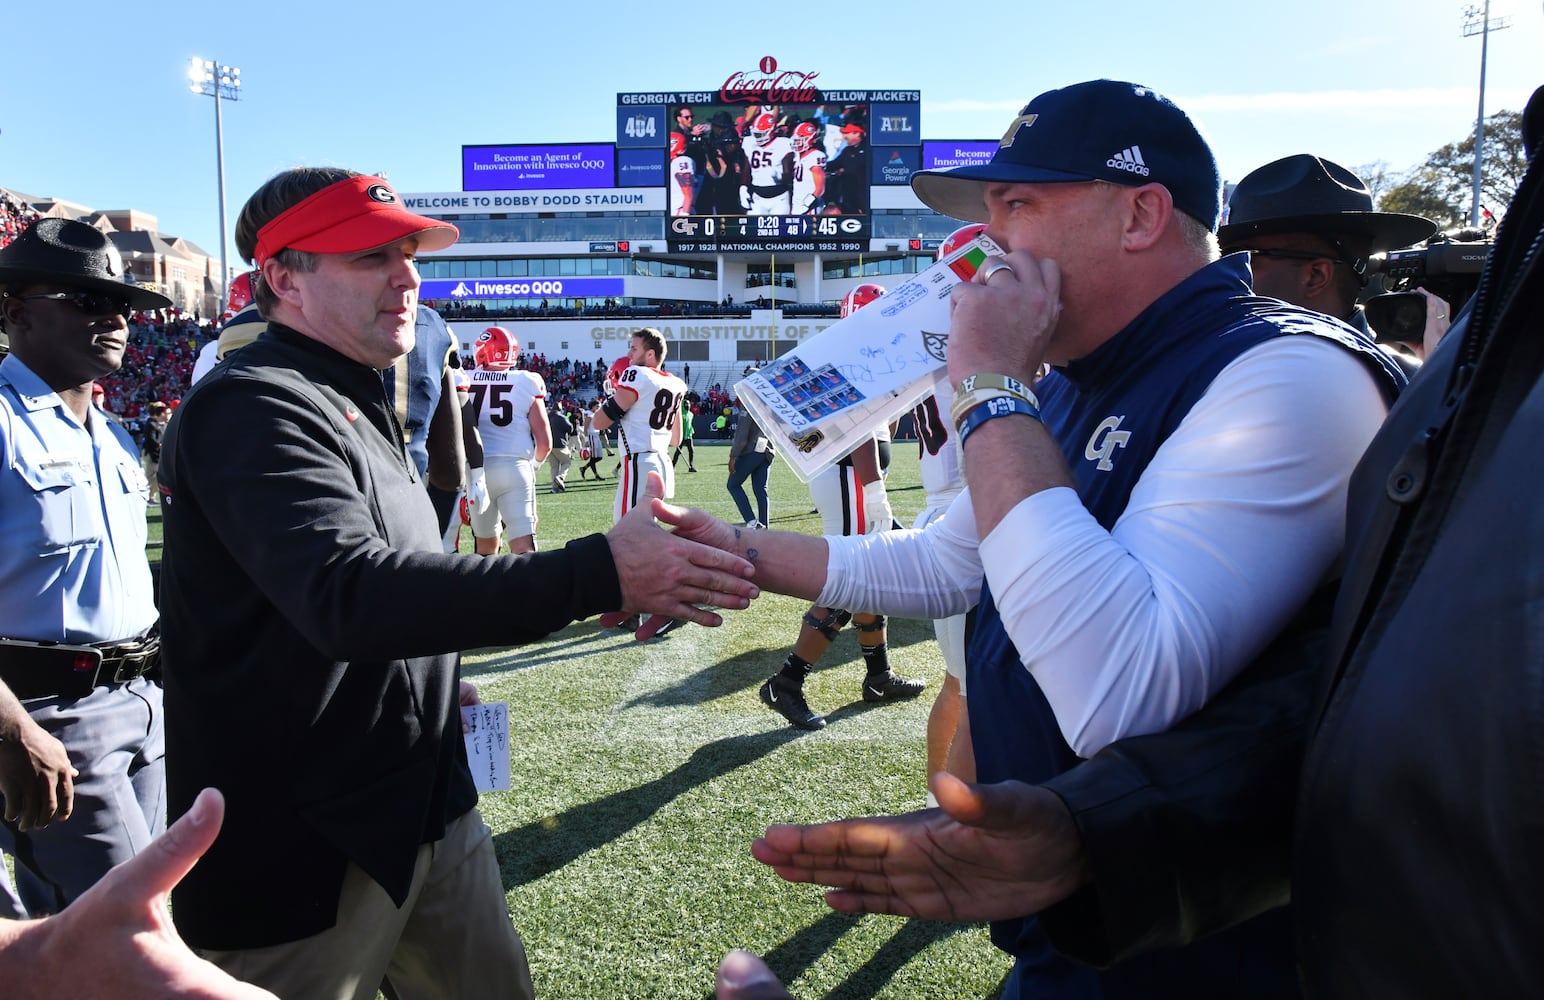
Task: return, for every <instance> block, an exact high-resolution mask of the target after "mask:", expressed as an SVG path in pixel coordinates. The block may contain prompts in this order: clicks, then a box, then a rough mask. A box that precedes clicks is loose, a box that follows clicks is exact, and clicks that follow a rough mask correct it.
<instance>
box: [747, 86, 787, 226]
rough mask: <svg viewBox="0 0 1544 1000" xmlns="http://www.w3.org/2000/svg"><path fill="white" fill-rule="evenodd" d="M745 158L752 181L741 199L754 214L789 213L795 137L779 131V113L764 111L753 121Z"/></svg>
mask: <svg viewBox="0 0 1544 1000" xmlns="http://www.w3.org/2000/svg"><path fill="white" fill-rule="evenodd" d="M750 140H751V141H750V142H748V143H747V144H746V146H745V158H746V161H747V162H748V163H749V164H750V170H751V182H750V185H749V187H748V188H747V189H746V194H744V195H742V197H741V201H742V202H743V203H744V204H745V206H746V210H747V211H748V212H749V213H750V214H751V215H788V214H789V204H790V202H789V191H790V189H791V188H792V186H793V161H794V152H793V140H791V139H789V138H788V137H787V136H786V135H778V134H777V117H776V116H775V115H773V114H772V112H770V111H763V112H762V113H761V114H759V115H757V116H756V118H755V120H754V121H752V122H751V127H750Z"/></svg>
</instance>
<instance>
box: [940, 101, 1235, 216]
mask: <svg viewBox="0 0 1544 1000" xmlns="http://www.w3.org/2000/svg"><path fill="white" fill-rule="evenodd" d="M1092 180H1101V181H1109V182H1110V183H1112V184H1122V185H1126V186H1132V187H1139V186H1141V185H1143V184H1150V183H1157V184H1162V185H1163V186H1164V187H1166V188H1168V190H1169V194H1170V195H1171V196H1172V197H1173V199H1174V206H1175V207H1176V208H1178V209H1179V210H1180V211H1182V212H1184V213H1185V214H1186V215H1189V216H1191V217H1192V218H1195V219H1196V220H1198V221H1199V222H1201V223H1202V224H1203V225H1205V226H1206V227H1207V228H1208V229H1216V228H1217V217H1218V215H1219V214H1220V213H1221V210H1222V176H1221V174H1220V173H1219V172H1218V169H1217V159H1216V157H1215V156H1214V155H1213V154H1212V148H1211V146H1210V145H1209V144H1208V143H1207V141H1206V138H1205V136H1203V135H1202V133H1201V129H1200V126H1198V125H1197V124H1196V123H1195V121H1194V120H1193V119H1192V118H1191V117H1190V116H1189V115H1188V114H1186V113H1185V112H1184V111H1183V110H1181V109H1180V107H1179V106H1178V105H1176V104H1175V103H1174V102H1173V101H1171V100H1169V99H1168V98H1167V97H1165V96H1163V95H1162V94H1160V93H1159V92H1158V91H1156V90H1154V89H1152V88H1151V87H1144V86H1142V85H1141V84H1136V83H1127V82H1124V81H1120V80H1090V81H1087V82H1085V83H1076V84H1073V85H1071V86H1068V87H1062V88H1060V89H1058V90H1048V91H1046V92H1045V93H1043V94H1041V95H1040V96H1038V97H1036V98H1035V99H1034V100H1032V101H1030V102H1029V103H1028V104H1026V105H1024V108H1023V110H1021V111H1020V112H1019V114H1018V117H1016V118H1014V119H1013V121H1012V123H1011V124H1009V126H1008V130H1007V132H1006V133H1004V135H1003V137H1002V141H1001V143H999V144H998V147H997V151H996V152H995V153H994V154H993V155H992V159H991V160H990V161H989V162H987V163H981V164H972V165H970V166H964V167H955V168H952V169H948V170H922V171H919V172H917V173H915V174H912V177H911V188H912V190H913V191H914V192H916V195H917V197H918V198H919V199H921V201H922V203H923V204H924V205H926V206H927V207H928V208H931V209H932V210H933V211H935V212H938V213H940V214H941V215H947V216H949V217H950V218H953V219H962V220H964V221H966V222H986V221H988V212H987V208H986V201H985V198H984V197H983V195H984V194H985V191H986V187H987V185H988V184H1004V183H1006V184H1056V183H1071V182H1077V181H1092Z"/></svg>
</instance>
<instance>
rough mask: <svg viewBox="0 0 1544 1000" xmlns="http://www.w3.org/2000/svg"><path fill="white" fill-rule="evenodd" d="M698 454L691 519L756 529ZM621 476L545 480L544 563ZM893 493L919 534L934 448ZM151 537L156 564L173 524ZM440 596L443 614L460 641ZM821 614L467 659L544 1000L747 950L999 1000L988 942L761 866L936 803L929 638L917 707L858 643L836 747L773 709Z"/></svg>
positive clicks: (781, 500) (819, 680)
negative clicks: (775, 685) (502, 711)
mask: <svg viewBox="0 0 1544 1000" xmlns="http://www.w3.org/2000/svg"><path fill="white" fill-rule="evenodd" d="M697 455H698V458H697V469H698V471H697V472H696V473H695V474H690V473H687V471H686V459H685V456H683V457H682V459H681V464H680V466H679V468H678V476H677V480H676V499H677V501H678V502H681V503H684V504H689V505H692V506H699V507H703V508H706V509H707V510H709V511H711V512H713V513H715V514H718V515H720V516H723V517H726V518H730V519H732V520H737V518H736V517H735V512H734V504H733V503H732V502H731V501H730V499H729V495H728V493H727V492H726V491H725V489H724V480H725V477H726V475H727V469H726V460H727V456H728V449H727V447H724V446H723V445H712V444H703V445H700V446H699V447H698V449H697ZM614 461H615V460H614V459H607V460H604V461H603V462H602V466H601V468H602V470H603V471H604V472H605V474H606V476H607V479H606V481H605V482H604V483H595V482H594V481H593V480H590V481H588V482H581V481H580V480H579V479H578V474H577V471H576V472H574V473H572V474H571V475H570V476H569V489H568V492H566V493H564V494H559V495H554V494H551V493H550V492H549V487H548V485H547V477H546V475H545V473H544V474H543V475H542V477H541V485H540V487H539V490H540V497H539V507H540V524H539V526H538V529H537V530H538V544H539V545H540V546H541V547H542V548H555V547H558V546H560V545H562V544H563V542H564V541H566V540H567V539H570V538H573V537H576V536H579V535H583V534H588V533H590V532H595V531H604V530H605V529H606V528H607V527H609V525H610V522H611V504H612V497H613V495H614V491H615V481H614V479H612V478H611V477H612V465H613V464H614ZM890 491H891V503H892V504H893V506H894V508H895V511H896V515H897V517H898V518H899V519H900V520H901V522H902V523H903V524H910V523H911V521H912V519H913V518H914V517H915V516H916V514H917V513H918V512H919V511H920V510H921V509H922V505H923V493H922V489H921V485H920V482H919V479H918V473H917V457H916V447H915V445H914V444H910V443H902V444H897V445H896V447H895V460H894V464H893V466H892V468H891V472H890ZM771 495H772V526H773V527H774V528H780V529H787V530H794V531H803V532H808V533H811V534H816V533H818V532H819V527H820V519H819V518H818V517H817V516H815V515H814V514H813V513H811V510H812V505H811V504H810V501H809V493H808V491H807V490H806V488H805V487H804V486H803V485H802V484H801V483H800V482H799V481H798V479H797V478H795V477H794V475H793V473H792V472H791V471H789V469H788V467H787V465H786V464H784V463H783V462H782V461H781V460H779V461H778V462H777V463H776V464H775V465H774V467H773V474H772V485H771ZM151 518H152V524H151V537H152V546H151V558H152V559H158V558H159V555H160V552H159V544H158V539H159V537H160V524H159V515H158V512H157V511H156V510H155V509H154V508H152V510H151ZM469 540H470V536H469V535H465V534H464V535H463V549H466V548H468V547H469V545H468V544H467V543H468V542H469ZM425 596H426V601H425V605H424V606H425V609H426V610H427V611H428V613H434V614H439V615H443V616H444V617H445V618H446V620H447V621H453V620H454V618H455V615H456V609H454V608H438V607H434V605H433V595H425ZM805 607H806V605H805V604H804V603H803V602H800V601H796V600H793V599H790V598H783V597H777V596H770V595H769V596H764V597H762V598H761V599H760V600H759V601H757V602H756V603H755V605H754V606H753V607H751V608H750V609H748V610H746V611H738V612H729V613H727V614H726V615H725V619H726V620H725V624H724V625H723V627H721V628H718V629H706V628H701V627H698V626H695V625H688V626H685V627H683V628H681V629H679V630H677V631H675V632H673V633H671V634H670V635H668V636H666V637H664V638H662V639H657V640H653V641H651V642H647V643H639V642H635V641H634V640H633V638H632V636H631V635H630V634H622V633H617V632H615V631H603V630H601V629H600V627H599V626H598V625H597V623H596V621H595V619H590V620H589V621H585V622H578V623H576V624H573V625H570V626H569V627H568V628H566V629H563V630H562V631H560V632H557V633H555V634H554V635H552V636H550V637H548V638H547V639H546V640H545V641H543V642H540V643H536V644H533V645H529V646H519V647H507V648H499V649H481V650H468V651H467V653H466V655H465V657H464V659H463V661H462V673H463V675H464V676H465V677H467V678H468V679H470V680H472V681H473V682H474V683H476V684H477V685H478V687H479V688H480V690H481V693H482V698H483V700H484V701H489V702H494V701H502V702H508V703H509V706H510V744H511V761H510V767H511V772H512V778H513V780H512V784H513V785H514V788H513V789H512V790H511V791H508V792H491V793H485V794H484V795H483V796H482V801H481V804H480V808H481V811H482V815H483V817H484V819H486V820H487V822H488V824H489V825H490V826H491V827H492V828H493V831H494V839H495V843H496V844H497V847H498V854H499V864H500V868H501V869H502V872H503V876H504V888H505V890H506V892H507V894H508V899H509V910H510V914H511V916H512V917H513V919H514V922H515V925H516V926H517V927H518V928H519V930H520V933H521V934H522V936H523V937H524V939H525V944H526V948H527V950H528V952H529V955H530V959H531V966H532V970H533V973H534V976H535V979H536V989H537V994H538V996H543V997H549V998H608V1000H611V998H618V1000H619V998H656V997H657V998H665V997H672V998H675V997H679V998H693V1000H701V998H703V997H706V996H709V995H710V994H711V992H712V984H713V971H714V969H715V967H716V966H717V964H718V960H719V958H720V957H721V956H722V955H723V954H724V952H726V951H728V950H729V949H731V948H746V949H749V950H751V951H754V952H757V953H758V954H761V955H763V956H764V957H766V959H767V960H768V962H769V963H770V964H771V966H772V968H773V969H774V970H775V971H776V972H777V973H778V974H779V975H781V976H782V977H783V980H784V982H786V983H787V984H788V985H789V987H790V989H791V991H792V992H793V993H794V995H795V996H798V997H833V998H859V997H894V998H933V997H940V998H942V997H951V998H952V997H985V996H991V995H993V994H994V993H995V991H996V990H997V987H998V986H999V984H1000V983H1001V980H1002V978H1003V976H1004V974H1005V973H1006V971H1007V969H1008V965H1009V963H1008V960H1007V958H1006V956H1004V955H1002V954H1001V953H1000V952H997V951H996V950H994V949H993V948H992V946H991V944H990V943H989V941H988V940H987V936H986V931H985V928H984V927H982V926H979V925H962V924H942V923H933V922H928V921H910V920H904V919H901V918H898V917H883V916H865V917H855V916H849V915H845V914H838V913H836V912H834V911H832V910H831V909H829V908H828V907H826V905H825V904H824V902H823V901H822V899H821V893H820V891H819V890H818V889H817V888H815V887H812V886H805V885H790V884H788V883H786V882H783V881H782V880H781V879H779V878H777V876H776V875H774V874H773V873H772V871H771V870H770V869H768V868H765V867H764V866H762V865H760V864H758V863H757V862H755V861H754V860H753V859H752V858H751V856H750V842H751V840H752V839H753V838H754V837H756V836H757V835H758V834H760V833H761V831H762V830H763V829H764V828H765V827H766V825H767V824H768V823H773V822H813V821H819V820H826V819H836V818H841V817H846V816H861V815H874V814H882V813H892V812H902V811H907V810H910V809H916V808H920V807H921V806H922V805H923V799H924V795H925V794H926V784H925V775H924V774H923V771H924V756H923V754H924V746H925V739H924V731H925V724H926V720H927V711H928V707H929V706H930V705H931V703H932V696H933V694H934V693H935V692H936V691H937V688H938V684H939V682H940V681H941V680H942V678H943V674H944V667H943V660H942V658H941V657H940V655H939V652H938V648H937V645H936V643H935V642H934V641H933V632H932V625H931V623H926V622H911V621H898V620H895V619H892V620H891V628H890V657H891V663H892V664H893V665H894V667H895V668H896V669H897V670H898V671H899V672H901V673H903V674H906V675H908V676H917V677H923V678H926V679H927V681H928V691H927V692H926V693H925V694H924V695H923V696H922V697H921V698H919V699H917V700H916V701H913V702H908V703H898V704H884V705H869V704H866V703H864V702H863V700H862V698H861V697H860V694H859V685H860V682H861V680H862V677H863V664H862V660H861V658H860V656H859V654H858V646H857V638H856V636H855V635H854V634H853V633H852V632H851V630H848V631H845V632H844V633H843V634H842V635H841V636H839V637H838V638H837V641H836V642H835V643H834V644H833V645H832V647H831V650H830V651H829V652H828V653H827V655H826V656H825V658H824V659H823V660H822V661H821V662H820V663H819V664H818V665H817V666H816V669H815V673H814V675H813V676H812V677H811V678H810V680H809V683H808V684H807V686H806V693H807V695H808V698H809V701H810V704H811V705H812V707H814V708H815V709H816V710H817V711H821V712H824V713H826V714H827V716H828V718H829V719H830V725H829V726H828V727H827V728H826V729H825V730H823V731H820V732H815V733H805V732H801V731H798V730H795V729H792V728H790V727H789V726H787V725H786V724H785V723H784V722H783V720H782V718H781V717H779V716H778V715H776V714H774V713H773V712H771V711H770V710H768V709H767V708H765V707H764V706H763V705H762V704H761V702H760V701H759V700H758V699H757V696H756V689H757V687H758V686H759V685H760V684H761V682H762V681H763V680H765V679H766V678H767V676H768V675H770V674H772V673H773V672H775V671H776V669H777V668H778V666H779V665H780V664H781V662H782V659H783V657H784V656H785V655H786V654H787V652H788V650H789V648H790V647H791V646H792V643H793V640H794V638H795V636H796V634H797V630H798V625H799V619H800V617H801V615H802V614H803V612H804V610H805ZM430 609H432V610H430ZM509 613H510V614H511V615H518V614H519V613H520V609H519V608H514V607H512V608H510V609H509Z"/></svg>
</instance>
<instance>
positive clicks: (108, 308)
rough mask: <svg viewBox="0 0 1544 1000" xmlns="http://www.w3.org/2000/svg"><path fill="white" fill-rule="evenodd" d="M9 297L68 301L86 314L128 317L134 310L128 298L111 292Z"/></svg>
mask: <svg viewBox="0 0 1544 1000" xmlns="http://www.w3.org/2000/svg"><path fill="white" fill-rule="evenodd" d="M10 297H11V298H13V299H21V300H23V301H26V300H28V299H54V300H55V301H58V302H68V303H69V304H70V305H72V306H74V307H75V308H76V309H79V310H80V311H81V312H83V313H85V314H86V315H87V316H111V315H112V314H114V313H117V314H118V315H119V316H122V317H123V318H124V319H128V318H129V315H130V314H131V313H132V312H133V311H134V307H133V306H131V305H129V300H128V299H126V298H124V297H123V296H121V295H114V294H112V293H111V292H88V291H74V292H34V293H32V294H31V295H12V296H10Z"/></svg>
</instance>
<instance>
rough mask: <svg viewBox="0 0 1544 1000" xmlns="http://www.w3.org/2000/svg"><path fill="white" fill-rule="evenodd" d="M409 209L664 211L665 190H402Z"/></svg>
mask: <svg viewBox="0 0 1544 1000" xmlns="http://www.w3.org/2000/svg"><path fill="white" fill-rule="evenodd" d="M398 197H400V198H401V199H402V206H403V207H404V208H406V209H407V210H408V211H409V212H422V213H424V214H426V215H434V216H441V215H454V214H457V213H460V212H487V211H490V210H494V211H497V210H503V211H510V210H514V211H517V212H518V211H525V212H609V211H616V210H618V209H623V210H628V211H636V212H663V211H664V210H665V191H664V189H663V188H661V189H659V190H649V189H644V188H640V189H637V190H621V189H618V188H583V189H579V190H575V191H427V192H419V193H412V194H402V193H399V194H398Z"/></svg>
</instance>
